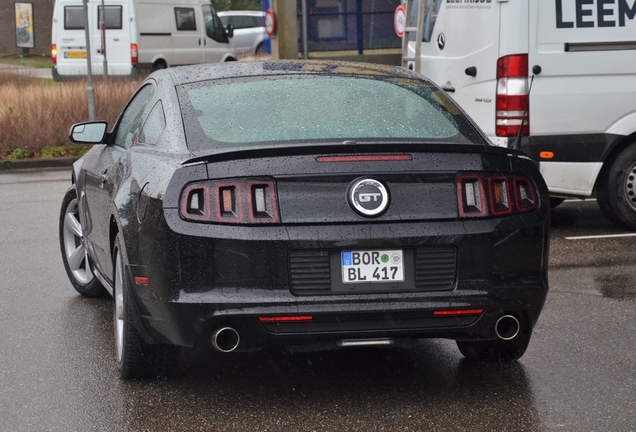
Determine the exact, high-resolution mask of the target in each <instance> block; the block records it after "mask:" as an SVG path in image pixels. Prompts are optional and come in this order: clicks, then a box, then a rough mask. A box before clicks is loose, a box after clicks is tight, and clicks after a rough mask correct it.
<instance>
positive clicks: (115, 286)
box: [59, 61, 549, 378]
mask: <svg viewBox="0 0 636 432" xmlns="http://www.w3.org/2000/svg"><path fill="white" fill-rule="evenodd" d="M255 95H257V96H258V97H255ZM70 138H71V140H72V141H73V142H76V143H84V144H95V146H94V147H93V148H92V149H91V150H90V151H89V152H88V153H87V154H86V155H85V156H84V157H82V158H81V159H79V160H78V161H77V162H76V163H75V164H74V166H73V171H72V185H71V187H70V188H69V190H68V192H67V193H66V195H65V197H64V199H63V202H62V207H61V214H60V225H59V228H60V243H61V250H62V256H63V261H64V266H65V268H66V271H67V273H68V276H69V278H70V281H71V283H72V284H73V286H74V287H75V289H76V290H77V291H78V292H79V293H80V294H82V295H84V296H88V297H94V296H100V295H102V294H104V293H105V292H108V293H109V294H110V295H112V296H113V298H114V314H113V318H114V327H115V340H116V352H117V366H118V368H119V371H120V372H121V375H122V376H123V377H124V378H131V377H155V376H164V375H167V374H169V373H170V372H171V371H172V370H173V369H174V366H175V363H176V361H177V356H178V347H212V348H214V349H216V350H217V351H220V352H232V351H254V350H258V349H261V348H263V347H267V346H279V347H284V348H286V349H290V350H298V349H331V348H337V347H350V346H364V345H380V346H402V345H407V346H408V345H411V344H412V343H413V342H414V341H416V340H417V339H419V338H449V339H454V340H457V344H458V347H459V349H460V351H461V352H462V353H463V354H464V355H465V356H466V357H468V358H471V359H490V360H498V361H499V360H502V361H511V360H514V359H517V358H519V357H521V356H522V355H523V353H524V352H525V350H526V347H527V346H528V343H529V341H530V337H531V333H532V329H533V327H534V325H535V323H536V322H537V319H538V317H539V314H540V312H541V309H542V307H543V303H544V300H545V298H546V294H547V290H548V281H547V268H548V218H549V201H548V200H549V198H548V191H547V188H546V185H545V183H544V181H543V179H542V177H541V175H540V173H539V171H538V170H537V168H536V166H535V164H534V163H533V162H532V161H531V160H530V159H529V158H528V157H527V156H525V155H524V154H523V153H521V152H519V151H515V150H512V149H505V148H500V147H496V146H493V145H491V144H490V143H489V141H488V140H487V138H486V137H485V135H484V134H483V133H482V132H481V131H480V130H479V129H478V128H477V127H476V126H475V125H474V123H473V122H472V121H471V120H470V119H469V118H468V117H467V116H466V115H465V114H464V113H463V111H462V110H461V109H460V108H459V107H458V106H457V105H456V104H455V103H454V102H453V101H452V100H451V99H450V98H448V97H447V96H446V95H445V93H444V92H443V91H442V90H441V89H440V88H439V87H437V86H436V85H434V84H433V83H431V82H430V81H428V80H427V79H425V78H423V77H422V76H421V75H419V74H415V73H413V72H411V71H409V70H407V69H402V68H393V67H388V66H378V65H370V64H356V63H344V62H299V61H280V62H243V63H242V62H236V63H225V64H217V65H197V66H185V67H179V68H171V69H166V70H160V71H156V72H154V73H153V74H151V75H150V76H149V77H148V78H147V79H146V80H145V81H144V82H143V83H142V84H141V86H140V88H139V90H138V91H137V92H136V94H135V95H134V96H133V97H132V99H131V100H130V102H129V103H128V105H127V106H126V107H125V109H124V111H123V112H122V113H121V115H120V117H119V119H118V121H117V123H116V124H115V126H114V127H113V129H112V130H111V131H110V132H107V123H106V122H89V123H79V124H76V125H74V126H73V127H72V128H71V131H70Z"/></svg>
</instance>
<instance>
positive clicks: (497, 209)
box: [488, 176, 512, 216]
mask: <svg viewBox="0 0 636 432" xmlns="http://www.w3.org/2000/svg"><path fill="white" fill-rule="evenodd" d="M508 185H509V183H508V179H507V178H506V177H503V176H501V177H497V176H490V177H488V193H489V196H490V200H489V201H490V211H491V212H492V214H494V215H496V216H499V215H505V214H509V213H511V212H512V202H511V201H512V200H511V199H510V187H509V186H508Z"/></svg>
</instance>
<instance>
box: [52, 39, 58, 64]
mask: <svg viewBox="0 0 636 432" xmlns="http://www.w3.org/2000/svg"><path fill="white" fill-rule="evenodd" d="M51 63H52V64H54V65H56V64H57V45H55V44H53V45H51Z"/></svg>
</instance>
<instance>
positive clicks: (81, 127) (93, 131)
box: [68, 121, 108, 144]
mask: <svg viewBox="0 0 636 432" xmlns="http://www.w3.org/2000/svg"><path fill="white" fill-rule="evenodd" d="M106 129H108V122H105V121H98V122H87V123H76V124H74V125H73V126H71V131H70V132H69V133H68V137H69V139H70V140H71V142H74V143H76V144H101V143H102V142H103V141H104V137H105V136H106Z"/></svg>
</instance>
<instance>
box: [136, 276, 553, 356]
mask: <svg viewBox="0 0 636 432" xmlns="http://www.w3.org/2000/svg"><path fill="white" fill-rule="evenodd" d="M457 292H461V293H463V294H462V295H456V294H457ZM546 294H547V282H545V281H544V284H542V285H540V286H524V287H507V288H496V289H495V288H489V287H485V286H481V287H479V286H473V287H458V288H457V289H456V290H455V292H453V293H435V295H431V293H417V294H415V293H414V294H409V295H406V294H403V293H402V294H384V295H375V296H364V298H363V297H362V296H354V297H352V296H329V297H328V298H324V297H322V298H319V297H306V298H302V299H298V298H296V297H294V296H291V295H289V296H286V295H281V293H277V292H272V291H270V292H265V291H263V290H257V291H252V292H249V293H243V294H241V293H239V292H236V291H235V292H233V293H232V292H219V293H210V294H207V295H204V296H201V295H199V294H190V295H183V296H181V297H180V299H179V300H178V301H176V302H171V303H165V304H163V305H162V309H163V313H161V314H156V315H152V316H148V315H145V316H142V323H143V325H144V327H145V328H146V329H149V330H150V335H151V336H152V337H153V338H154V339H155V340H157V341H159V342H170V343H176V344H179V345H185V346H206V345H207V346H209V345H210V344H211V342H210V341H211V338H212V335H213V334H214V332H215V331H216V330H219V329H221V328H225V327H229V328H233V329H235V330H236V331H237V332H238V334H239V335H240V343H239V346H238V348H237V350H238V351H250V350H256V349H260V348H263V347H266V346H270V345H277V346H296V345H304V344H312V343H327V344H328V343H331V344H333V345H338V343H339V342H341V341H342V340H350V339H377V338H391V339H396V340H399V339H419V338H448V339H455V340H477V339H495V338H496V334H495V331H494V326H495V323H496V321H497V319H499V318H500V317H501V316H503V315H505V314H512V315H514V316H515V317H517V319H519V321H520V322H521V323H522V327H523V328H524V329H525V330H531V329H532V328H533V327H534V325H535V323H536V320H537V318H538V316H539V314H540V312H541V309H542V307H543V303H544V301H545V298H546ZM470 309H483V312H481V313H469V314H467V315H460V316H452V315H451V316H445V315H442V316H436V315H435V312H436V311H449V310H470ZM272 317H295V318H296V319H298V320H297V321H296V320H294V321H286V322H262V321H261V319H263V318H272Z"/></svg>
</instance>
